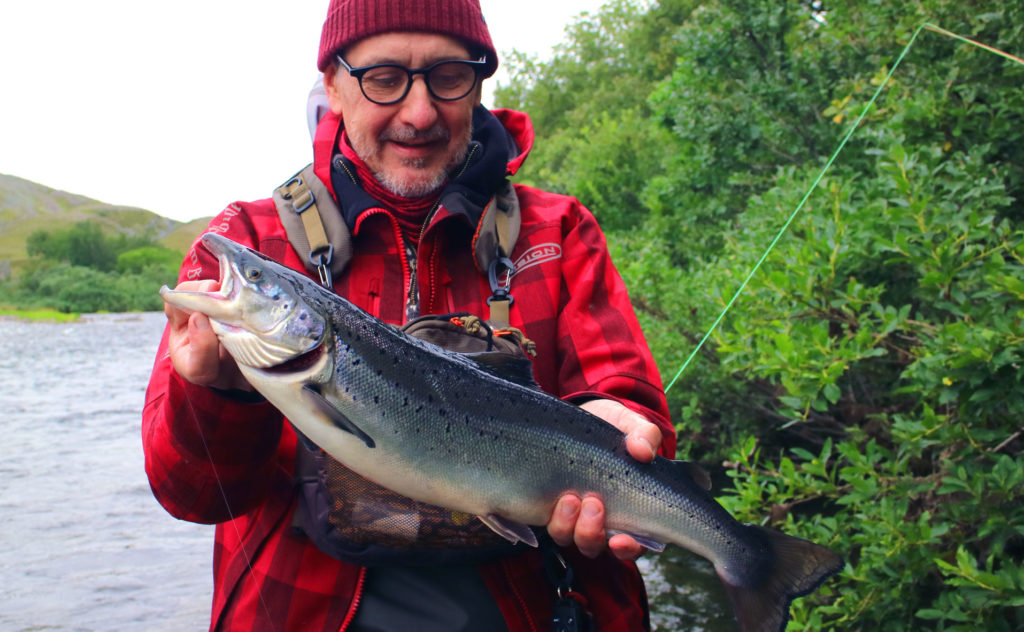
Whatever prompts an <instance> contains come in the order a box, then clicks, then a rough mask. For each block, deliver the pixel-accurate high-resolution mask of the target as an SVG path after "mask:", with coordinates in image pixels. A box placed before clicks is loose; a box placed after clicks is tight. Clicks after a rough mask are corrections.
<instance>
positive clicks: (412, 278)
mask: <svg viewBox="0 0 1024 632" xmlns="http://www.w3.org/2000/svg"><path fill="white" fill-rule="evenodd" d="M405 260H406V261H408V262H409V293H408V294H406V296H405V322H410V321H413V320H416V319H417V318H419V317H420V291H419V284H418V283H417V282H416V249H415V248H413V247H412V246H409V245H406V246H405Z"/></svg>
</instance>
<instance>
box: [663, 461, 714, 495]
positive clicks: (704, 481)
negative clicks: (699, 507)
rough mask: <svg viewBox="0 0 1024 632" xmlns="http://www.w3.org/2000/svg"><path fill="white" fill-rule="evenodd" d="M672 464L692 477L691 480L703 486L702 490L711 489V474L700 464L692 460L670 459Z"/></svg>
mask: <svg viewBox="0 0 1024 632" xmlns="http://www.w3.org/2000/svg"><path fill="white" fill-rule="evenodd" d="M672 466H673V467H674V468H676V469H677V470H679V471H681V472H684V473H685V474H686V476H688V477H689V478H691V479H693V482H694V483H697V485H700V486H701V487H702V488H704V491H708V492H709V491H711V475H710V474H708V471H707V470H705V469H704V468H702V467H701V466H699V465H697V464H696V463H693V462H692V461H672Z"/></svg>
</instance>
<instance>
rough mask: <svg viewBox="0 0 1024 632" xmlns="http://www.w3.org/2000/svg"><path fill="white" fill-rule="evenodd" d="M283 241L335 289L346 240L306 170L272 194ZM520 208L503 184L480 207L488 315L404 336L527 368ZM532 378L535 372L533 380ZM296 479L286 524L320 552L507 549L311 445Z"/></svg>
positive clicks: (447, 560) (458, 517)
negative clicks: (516, 276)
mask: <svg viewBox="0 0 1024 632" xmlns="http://www.w3.org/2000/svg"><path fill="white" fill-rule="evenodd" d="M274 202H275V204H276V207H277V211H278V215H279V217H280V219H281V222H282V224H283V225H284V227H285V229H286V230H287V233H288V240H289V242H290V243H291V245H292V247H293V248H294V249H295V250H296V252H298V253H299V255H300V257H302V259H303V262H304V263H305V265H306V267H307V269H308V270H309V271H310V272H312V273H316V274H317V276H318V277H319V279H320V282H321V284H322V285H324V286H325V287H327V288H328V289H333V288H332V286H333V279H334V277H335V276H337V275H339V274H341V272H342V271H343V270H344V269H345V266H346V265H347V264H348V263H349V261H350V260H351V257H352V245H351V236H350V234H349V230H348V226H347V225H346V224H345V221H344V219H343V218H342V215H341V213H340V212H339V210H338V208H337V205H336V203H335V201H334V199H333V197H332V196H331V194H330V192H329V191H328V190H327V188H326V187H325V186H324V185H323V183H322V182H321V181H320V179H319V178H318V177H317V176H316V175H315V174H314V172H313V168H312V166H308V167H306V168H305V169H303V170H302V171H300V172H299V173H297V174H296V175H295V176H293V177H292V178H291V179H289V180H288V181H287V182H286V183H285V184H283V185H282V186H280V187H278V189H276V190H275V191H274ZM518 232H519V206H518V200H517V199H516V195H515V191H514V190H513V189H512V187H511V185H506V187H505V188H503V189H502V191H501V192H500V193H499V194H498V195H497V196H495V198H494V199H493V200H492V201H491V202H490V204H489V205H488V206H487V208H486V209H485V210H484V214H483V217H482V218H481V220H480V226H479V230H478V231H477V237H476V239H475V240H474V256H475V257H476V259H477V263H478V265H479V266H480V269H481V270H486V271H487V274H488V280H489V283H490V287H491V292H492V296H491V297H490V298H489V299H488V305H489V309H490V314H489V317H488V318H487V319H481V318H479V317H477V316H475V315H472V314H446V315H430V316H422V317H420V318H417V319H415V320H412V321H410V322H409V323H407V324H406V325H405V326H404V327H402V331H404V332H405V333H406V334H407V335H410V336H415V337H417V338H420V339H422V340H426V341H428V342H431V343H433V344H436V345H438V346H441V347H444V348H445V349H448V350H451V351H456V352H459V353H464V354H468V355H470V356H471V357H472V359H473V360H474V361H476V362H478V363H480V364H482V365H484V366H488V365H489V366H503V367H505V366H515V367H519V370H520V371H521V372H523V373H526V372H529V371H530V366H531V365H530V359H529V356H530V355H533V354H534V353H535V350H534V349H533V346H532V343H531V342H530V341H529V340H527V339H526V338H525V337H524V336H523V334H522V332H520V331H519V330H517V329H514V328H512V327H510V326H509V324H508V322H509V307H510V305H511V304H512V297H511V296H510V295H509V283H510V281H511V278H512V273H513V272H514V270H513V266H512V262H511V261H510V260H509V258H508V257H509V255H510V254H511V253H512V247H513V246H514V244H515V240H516V238H517V237H518ZM531 379H532V378H531ZM295 483H296V486H297V488H298V498H299V504H298V507H297V509H296V511H295V518H294V520H293V524H292V526H293V528H295V529H297V530H300V531H301V532H303V533H305V534H306V535H307V536H308V537H309V538H310V539H311V540H312V541H313V542H314V543H315V544H316V545H317V547H318V548H319V549H320V550H321V551H323V552H324V553H326V554H328V555H330V556H332V557H334V558H336V559H340V560H342V561H346V562H351V563H354V564H358V565H360V566H384V565H423V564H431V565H436V564H461V563H478V562H482V561H485V560H488V559H493V558H495V557H498V556H501V555H507V554H510V553H513V552H515V551H517V550H519V549H520V548H521V547H523V546H525V545H522V544H520V545H512V544H510V543H509V542H508V541H507V540H505V539H504V538H502V537H501V536H499V535H497V534H496V533H494V532H493V531H491V529H490V528H489V527H487V526H486V525H484V524H483V522H481V521H480V520H478V519H477V518H476V516H472V515H469V514H464V513H461V512H455V511H451V510H449V509H445V508H442V507H437V506H434V505H429V504H427V503H422V502H418V501H415V500H412V499H410V498H407V497H405V496H402V495H400V494H397V493H395V492H393V491H391V490H389V489H387V488H384V487H382V486H380V485H377V484H376V483H374V482H372V481H370V480H368V479H366V478H364V477H362V476H360V475H359V474H356V473H355V472H353V471H352V470H350V469H349V468H347V467H346V466H345V465H344V464H342V463H341V462H340V461H338V460H337V459H335V458H333V457H331V456H330V455H329V454H327V453H326V452H324V451H323V450H320V449H317V448H316V447H315V446H312V445H309V446H307V445H306V444H305V443H304V442H300V443H299V446H298V448H297V451H296V465H295Z"/></svg>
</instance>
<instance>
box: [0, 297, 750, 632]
mask: <svg viewBox="0 0 1024 632" xmlns="http://www.w3.org/2000/svg"><path fill="white" fill-rule="evenodd" d="M163 323H164V317H163V314H161V313H152V314H107V315H88V316H83V317H82V319H80V320H79V321H78V322H75V323H67V324H55V323H27V322H22V321H16V320H2V321H0V415H2V417H0V419H2V420H3V421H2V422H0V423H2V426H3V429H4V439H3V441H2V442H0V523H2V524H0V630H4V631H8V630H10V631H19V632H28V631H30V630H31V631H62V632H63V631H76V632H78V631H83V632H85V631H106V630H116V631H133V630H146V631H168V632H171V631H173V632H178V631H187V630H204V629H206V628H207V626H208V624H209V609H210V595H211V571H210V560H211V556H212V549H213V546H212V544H213V529H212V527H209V526H203V525H195V524H190V523H187V522H182V521H179V520H175V519H174V518H172V517H171V516H170V515H168V514H167V513H166V512H164V510H163V509H162V508H161V507H160V506H159V505H158V504H157V502H156V500H154V498H153V495H152V494H151V492H150V489H149V484H148V482H147V480H146V475H145V472H144V470H143V456H142V446H141V439H140V434H139V422H140V411H141V408H142V401H143V395H144V390H145V387H146V382H147V380H148V377H149V372H150V369H151V367H152V363H153V357H154V354H155V353H156V345H157V342H158V341H159V337H160V332H161V330H162V327H163ZM642 568H643V570H644V574H645V576H646V577H647V580H648V590H649V592H650V597H651V602H652V609H653V613H652V623H653V625H654V627H655V629H656V630H661V631H670V630H705V631H706V632H718V631H725V630H732V629H734V624H733V623H732V621H731V615H730V614H729V612H728V607H727V606H725V605H724V602H723V601H722V597H721V595H720V594H719V593H720V591H719V589H718V586H717V581H718V580H717V579H716V578H715V577H714V574H713V572H712V571H711V570H710V567H709V566H708V565H707V564H706V563H705V562H704V561H703V560H700V559H697V558H695V557H694V556H692V555H689V554H688V553H686V552H685V551H681V550H678V549H673V548H670V549H669V550H668V551H667V552H666V553H665V554H662V555H661V556H657V557H652V556H648V557H647V558H644V560H642Z"/></svg>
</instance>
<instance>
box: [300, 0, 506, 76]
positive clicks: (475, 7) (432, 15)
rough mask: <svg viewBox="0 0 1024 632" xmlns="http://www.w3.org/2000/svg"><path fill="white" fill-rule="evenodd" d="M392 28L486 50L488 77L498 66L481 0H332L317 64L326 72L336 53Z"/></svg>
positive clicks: (390, 30) (486, 73)
mask: <svg viewBox="0 0 1024 632" xmlns="http://www.w3.org/2000/svg"><path fill="white" fill-rule="evenodd" d="M393 31H409V32H418V33H437V34H439V35H447V36H449V37H453V38H455V39H457V40H460V41H462V42H464V43H466V44H468V45H470V46H472V47H473V48H477V49H482V50H483V51H484V54H486V55H487V68H486V70H485V71H484V76H485V77H490V76H491V75H493V74H494V71H495V70H496V69H497V68H498V53H497V52H496V51H495V50H494V44H492V43H491V34H490V33H489V32H488V30H487V24H486V23H485V22H484V16H483V13H482V12H481V11H480V2H479V0H331V4H330V6H329V7H328V8H327V20H325V21H324V29H323V33H322V34H321V35H320V55H319V57H317V67H318V68H319V69H320V71H321V72H323V71H325V70H327V67H328V66H330V65H331V62H333V61H334V55H336V54H337V53H339V52H341V51H342V50H343V49H345V48H347V47H348V46H349V45H351V44H354V43H355V42H358V41H359V40H361V39H365V38H367V37H370V36H371V35H379V34H381V33H388V32H393Z"/></svg>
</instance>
